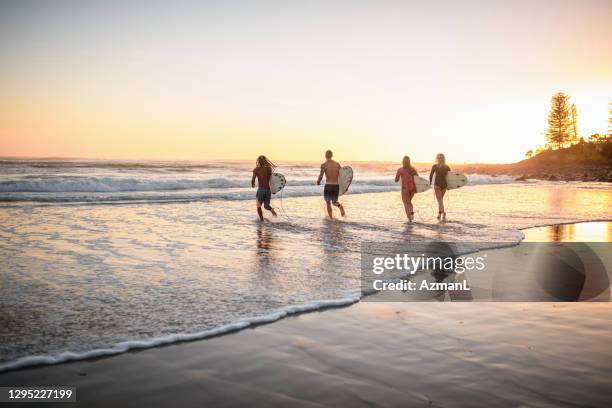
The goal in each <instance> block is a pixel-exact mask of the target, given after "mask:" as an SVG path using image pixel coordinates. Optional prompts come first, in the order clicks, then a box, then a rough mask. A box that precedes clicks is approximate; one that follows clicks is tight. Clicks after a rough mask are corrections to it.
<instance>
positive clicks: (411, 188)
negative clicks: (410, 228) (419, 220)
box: [395, 156, 417, 222]
mask: <svg viewBox="0 0 612 408" xmlns="http://www.w3.org/2000/svg"><path fill="white" fill-rule="evenodd" d="M416 175H417V172H416V170H415V169H414V167H412V166H411V165H410V157H408V156H404V159H403V160H402V167H400V168H399V169H397V173H396V174H395V182H396V183H397V182H398V181H399V180H400V178H401V179H402V182H401V184H402V201H403V202H404V210H406V216H407V217H408V221H410V222H412V220H413V219H414V211H413V208H412V197H413V196H414V194H415V193H416V185H415V184H414V176H416Z"/></svg>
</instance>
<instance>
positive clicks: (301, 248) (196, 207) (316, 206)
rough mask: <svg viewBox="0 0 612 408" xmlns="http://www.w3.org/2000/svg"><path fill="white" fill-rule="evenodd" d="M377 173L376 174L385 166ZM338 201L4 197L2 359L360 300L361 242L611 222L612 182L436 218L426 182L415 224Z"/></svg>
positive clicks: (513, 198)
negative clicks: (332, 207) (266, 209)
mask: <svg viewBox="0 0 612 408" xmlns="http://www.w3.org/2000/svg"><path fill="white" fill-rule="evenodd" d="M54 171H58V170H57V169H55V170H54ZM63 171H65V169H64V170H63ZM71 171H74V170H71ZM88 171H90V170H88ZM96 171H98V170H96ZM100 171H101V170H100ZM105 171H106V170H105ZM112 171H113V172H116V171H117V170H115V169H113V170H112ZM235 171H237V170H235ZM308 171H310V170H308ZM376 171H378V170H376ZM376 171H374V170H372V171H371V172H372V174H374V175H373V176H372V174H371V176H372V177H374V176H375V177H374V178H375V179H381V180H382V179H383V178H384V177H387V176H389V174H388V173H387V172H380V171H379V173H376ZM375 173H376V174H375ZM392 176H393V174H391V175H390V176H389V177H390V178H392ZM6 177H8V176H5V178H6ZM394 188H395V187H394ZM10 194H15V193H14V192H12V193H10ZM40 194H49V193H44V192H43V193H40ZM52 194H55V193H52ZM95 194H98V193H95ZM189 194H192V192H189ZM245 194H246V193H245ZM248 194H249V195H251V196H253V195H254V192H253V191H251V190H248ZM48 201H49V200H47V202H46V203H45V204H48ZM343 201H344V204H345V206H346V208H347V212H348V216H347V217H346V218H345V219H343V220H333V221H329V220H326V219H325V209H324V204H323V202H322V200H321V198H320V197H318V196H316V197H315V196H312V197H285V198H283V199H282V200H280V199H279V198H278V197H275V198H274V199H273V205H274V206H276V207H279V214H280V216H279V217H278V218H277V219H274V220H271V222H267V223H263V224H262V223H260V222H258V221H257V217H256V213H255V208H254V203H253V202H252V201H250V200H248V201H247V200H234V199H230V200H227V199H210V198H207V199H206V200H204V201H197V200H190V201H188V202H169V203H156V202H139V203H133V202H132V203H113V204H110V203H108V202H102V203H100V202H97V204H96V205H93V204H83V203H81V204H75V203H70V204H68V203H59V204H58V203H57V202H55V203H54V205H40V203H32V202H31V201H29V200H18V201H12V202H11V205H10V206H5V207H2V208H0V259H2V269H1V271H0V308H1V310H2V313H1V314H0V330H1V331H2V332H1V333H0V337H1V338H2V339H3V341H2V342H1V343H0V364H3V363H4V364H5V365H4V368H7V367H8V366H7V365H6V364H7V363H9V362H14V361H15V360H17V359H20V358H24V357H27V356H34V355H46V356H55V357H54V359H51V360H48V359H47V360H44V361H40V360H32V361H35V362H54V361H61V360H62V359H72V358H79V356H81V355H80V354H75V355H63V356H62V355H61V353H62V352H66V351H71V352H77V353H84V352H87V351H91V350H94V349H104V350H106V351H107V352H109V353H112V352H121V351H125V349H126V348H129V347H132V346H134V345H135V343H134V344H132V345H129V344H128V345H127V346H126V345H125V344H123V345H121V346H117V344H118V343H122V342H126V341H141V340H144V341H147V340H148V341H150V343H143V344H142V346H147V345H152V344H158V343H159V342H172V341H176V340H180V339H184V338H185V337H184V336H183V337H181V336H182V335H184V334H196V335H198V336H199V337H206V336H207V335H209V334H211V333H217V332H219V331H223V330H229V329H236V328H241V327H245V326H247V325H248V324H250V323H251V322H253V320H246V319H248V318H252V317H260V318H263V319H264V320H274V319H276V318H279V317H282V316H283V315H284V313H286V312H293V311H296V309H291V308H292V307H295V306H300V307H302V308H303V309H308V308H314V307H317V306H320V305H322V304H324V302H325V301H330V300H338V301H340V302H342V301H345V302H351V301H354V300H356V299H357V298H358V297H359V285H360V282H359V277H360V273H359V262H360V252H359V251H360V247H361V242H362V241H364V240H370V241H388V240H405V241H424V240H431V239H436V240H447V241H472V242H481V243H482V245H483V246H490V245H491V244H492V243H494V244H495V245H507V244H513V243H517V242H519V241H520V240H521V239H522V237H523V233H522V232H521V231H520V230H519V229H521V228H526V227H531V226H536V225H546V224H553V223H566V222H573V221H585V220H593V219H608V218H610V216H611V214H610V210H609V209H610V208H611V207H612V205H611V204H612V189H611V188H609V187H607V186H605V185H602V184H597V183H595V184H588V183H583V184H557V183H553V184H551V183H528V184H524V183H511V184H491V185H475V186H468V187H464V188H462V189H459V190H454V191H451V192H449V194H448V196H447V208H448V209H447V211H448V213H449V220H448V221H447V222H446V223H443V224H440V223H438V221H437V220H436V219H435V217H434V215H435V212H434V210H433V207H434V202H433V195H432V194H431V192H426V193H423V194H419V195H417V196H416V197H415V200H414V202H415V212H416V222H415V223H414V224H406V223H405V221H404V219H405V215H404V214H403V207H402V204H401V200H400V197H399V194H398V193H397V192H395V191H393V192H383V193H364V194H353V195H348V196H345V197H344V198H343ZM299 310H302V309H299ZM255 321H257V320H255ZM227 325H230V326H227ZM209 330H212V331H211V332H209ZM160 339H161V340H160ZM101 354H105V353H101ZM22 362H23V364H24V365H27V364H29V363H28V361H27V360H26V361H22ZM2 367H3V366H2V365H0V369H2Z"/></svg>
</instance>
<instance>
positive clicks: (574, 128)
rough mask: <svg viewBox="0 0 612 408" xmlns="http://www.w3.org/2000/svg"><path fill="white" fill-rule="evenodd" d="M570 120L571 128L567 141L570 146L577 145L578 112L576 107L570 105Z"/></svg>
mask: <svg viewBox="0 0 612 408" xmlns="http://www.w3.org/2000/svg"><path fill="white" fill-rule="evenodd" d="M570 113H571V119H572V128H571V134H570V137H569V139H568V142H569V144H570V145H572V144H574V143H578V110H577V109H576V105H574V104H573V103H572V106H571V108H570Z"/></svg>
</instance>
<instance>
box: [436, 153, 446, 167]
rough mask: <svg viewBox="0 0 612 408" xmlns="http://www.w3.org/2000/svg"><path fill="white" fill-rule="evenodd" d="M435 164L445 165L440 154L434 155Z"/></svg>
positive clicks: (444, 160) (444, 158) (444, 159)
mask: <svg viewBox="0 0 612 408" xmlns="http://www.w3.org/2000/svg"><path fill="white" fill-rule="evenodd" d="M436 162H437V163H438V164H440V165H444V164H446V157H444V155H443V154H442V153H438V154H437V155H436Z"/></svg>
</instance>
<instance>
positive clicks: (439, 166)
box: [429, 153, 450, 220]
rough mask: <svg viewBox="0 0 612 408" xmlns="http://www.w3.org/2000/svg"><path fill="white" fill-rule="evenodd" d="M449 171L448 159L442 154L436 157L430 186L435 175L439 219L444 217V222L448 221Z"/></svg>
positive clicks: (430, 176)
mask: <svg viewBox="0 0 612 408" xmlns="http://www.w3.org/2000/svg"><path fill="white" fill-rule="evenodd" d="M449 171H450V167H448V166H447V165H446V158H445V157H444V155H443V154H442V153H438V155H437V156H436V164H434V165H433V166H431V173H429V184H431V182H432V180H433V177H434V173H435V174H436V178H435V180H434V194H435V195H436V200H438V219H440V217H442V219H443V220H445V219H446V212H444V194H445V193H446V175H447V174H448V172H449Z"/></svg>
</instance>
